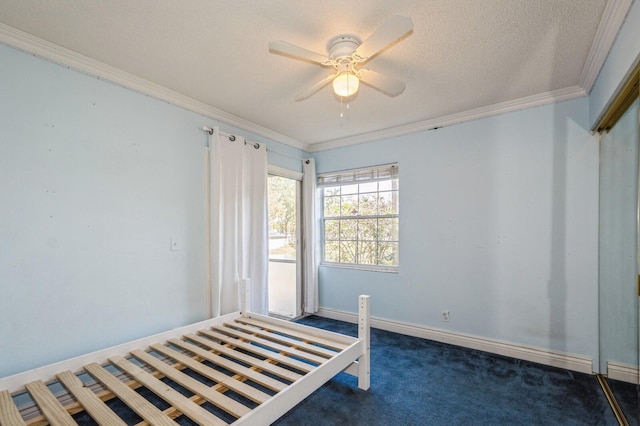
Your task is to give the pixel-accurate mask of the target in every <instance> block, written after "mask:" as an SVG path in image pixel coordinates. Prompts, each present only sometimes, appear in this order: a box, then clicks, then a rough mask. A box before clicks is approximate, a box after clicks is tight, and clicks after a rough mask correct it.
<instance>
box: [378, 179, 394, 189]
mask: <svg viewBox="0 0 640 426" xmlns="http://www.w3.org/2000/svg"><path fill="white" fill-rule="evenodd" d="M392 189H394V188H393V186H392V184H391V180H383V181H380V182H378V191H391V190H392Z"/></svg>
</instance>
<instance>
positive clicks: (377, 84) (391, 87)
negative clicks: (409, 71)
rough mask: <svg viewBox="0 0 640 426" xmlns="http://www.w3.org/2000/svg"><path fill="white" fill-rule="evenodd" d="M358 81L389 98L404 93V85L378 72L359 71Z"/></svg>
mask: <svg viewBox="0 0 640 426" xmlns="http://www.w3.org/2000/svg"><path fill="white" fill-rule="evenodd" d="M359 77H360V80H361V81H362V82H363V83H367V84H368V85H370V86H373V87H374V88H376V89H378V90H380V91H381V92H382V93H385V94H387V95H389V96H398V95H399V94H400V93H402V92H404V88H405V84H404V82H402V81H400V80H396V79H395V78H393V77H389V76H388V75H384V74H380V73H379V72H376V71H372V70H368V69H363V70H360V76H359Z"/></svg>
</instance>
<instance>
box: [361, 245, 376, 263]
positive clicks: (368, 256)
mask: <svg viewBox="0 0 640 426" xmlns="http://www.w3.org/2000/svg"><path fill="white" fill-rule="evenodd" d="M376 246H377V243H375V242H371V241H366V242H362V241H361V242H359V243H358V263H359V264H362V265H376V264H377V263H378V262H377V255H376V254H377V253H376V248H377V247H376Z"/></svg>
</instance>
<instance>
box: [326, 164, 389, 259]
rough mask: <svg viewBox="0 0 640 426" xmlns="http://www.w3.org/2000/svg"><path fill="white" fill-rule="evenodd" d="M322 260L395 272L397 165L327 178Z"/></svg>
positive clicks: (354, 171)
mask: <svg viewBox="0 0 640 426" xmlns="http://www.w3.org/2000/svg"><path fill="white" fill-rule="evenodd" d="M318 187H319V188H321V189H322V192H323V193H322V199H323V202H324V205H323V211H324V214H323V224H324V244H323V248H324V249H323V261H324V263H326V264H340V265H345V266H347V265H349V266H354V267H361V268H366V269H382V270H389V269H390V270H393V269H396V268H397V267H398V196H399V189H398V165H397V164H389V165H384V166H378V167H372V168H367V169H358V170H348V171H342V172H336V173H326V174H322V175H320V176H318Z"/></svg>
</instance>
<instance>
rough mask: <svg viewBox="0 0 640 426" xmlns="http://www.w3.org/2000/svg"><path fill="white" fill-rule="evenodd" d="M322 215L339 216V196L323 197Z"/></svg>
mask: <svg viewBox="0 0 640 426" xmlns="http://www.w3.org/2000/svg"><path fill="white" fill-rule="evenodd" d="M324 216H325V217H334V216H340V197H325V199H324Z"/></svg>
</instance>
